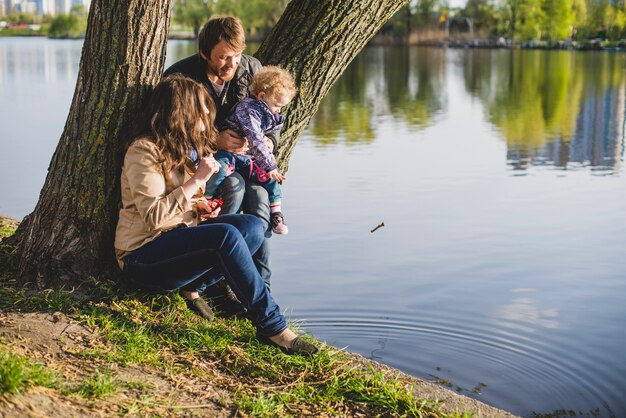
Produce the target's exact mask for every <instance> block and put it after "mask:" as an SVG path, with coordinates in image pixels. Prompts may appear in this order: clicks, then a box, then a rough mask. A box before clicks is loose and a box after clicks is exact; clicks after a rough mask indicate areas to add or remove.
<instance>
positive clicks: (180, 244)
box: [124, 215, 287, 336]
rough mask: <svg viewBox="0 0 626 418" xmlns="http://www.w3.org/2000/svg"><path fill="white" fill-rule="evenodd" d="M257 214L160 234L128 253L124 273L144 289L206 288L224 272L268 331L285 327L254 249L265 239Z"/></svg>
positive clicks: (262, 330) (260, 326) (255, 319)
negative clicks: (254, 257) (255, 261)
mask: <svg viewBox="0 0 626 418" xmlns="http://www.w3.org/2000/svg"><path fill="white" fill-rule="evenodd" d="M263 235H264V227H263V225H262V223H261V222H260V221H259V220H258V219H257V218H256V217H254V216H250V215H228V216H220V217H218V218H214V219H211V220H209V221H206V222H205V223H203V224H201V225H198V226H193V227H189V228H186V227H182V228H177V229H174V230H171V231H168V232H165V233H163V234H161V235H160V236H159V237H157V238H156V239H155V240H154V241H151V242H149V243H148V244H145V245H144V246H143V247H141V248H139V249H137V250H135V251H134V252H133V253H131V254H130V255H128V256H126V257H125V258H124V274H125V275H126V276H127V277H129V279H130V280H131V282H132V283H133V284H134V285H135V286H137V287H139V288H142V289H146V290H153V291H154V290H156V291H164V290H165V291H171V290H175V289H183V290H187V291H198V292H202V291H203V290H204V289H205V288H206V287H207V286H210V285H212V284H214V283H215V282H216V281H218V280H219V279H220V278H221V276H222V275H223V276H224V279H225V280H226V282H227V283H228V285H229V286H230V287H231V289H232V290H233V292H235V295H236V296H237V298H238V299H239V300H240V301H241V303H242V305H243V306H244V307H245V308H246V309H247V311H248V314H249V315H250V318H251V320H252V323H253V324H254V325H255V326H256V327H257V329H258V331H259V333H260V334H261V335H265V336H272V335H276V334H279V333H280V332H281V331H283V330H284V329H285V328H287V322H286V320H285V317H284V316H283V315H282V314H281V313H280V307H279V306H278V305H277V304H276V302H275V301H274V299H273V297H272V295H271V294H270V292H269V290H268V289H267V288H266V286H265V283H264V282H263V279H262V278H261V276H260V275H259V272H258V271H257V268H256V266H255V265H254V261H253V260H252V253H255V252H257V251H258V249H259V247H260V246H261V244H262V243H263V241H264V236H263Z"/></svg>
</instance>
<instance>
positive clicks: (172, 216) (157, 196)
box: [115, 75, 318, 354]
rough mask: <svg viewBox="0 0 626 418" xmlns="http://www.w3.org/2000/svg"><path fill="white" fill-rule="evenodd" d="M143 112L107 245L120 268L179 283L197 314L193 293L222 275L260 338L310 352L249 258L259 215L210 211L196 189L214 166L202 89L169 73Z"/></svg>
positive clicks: (143, 280) (168, 284)
mask: <svg viewBox="0 0 626 418" xmlns="http://www.w3.org/2000/svg"><path fill="white" fill-rule="evenodd" d="M147 110H148V118H149V119H148V120H147V123H146V126H145V127H144V128H143V129H142V133H141V134H140V135H138V136H136V137H135V138H132V139H131V140H130V141H129V143H128V144H127V145H126V152H125V157H124V163H123V166H122V175H121V186H122V209H121V210H120V216H119V221H118V224H117V230H116V234H115V250H116V255H117V258H118V261H119V263H120V266H121V268H122V270H123V272H124V274H125V276H127V277H128V278H129V279H130V280H131V281H132V282H133V284H135V285H136V286H138V287H141V288H144V289H153V290H166V291H171V290H175V289H180V293H181V295H182V296H183V297H184V298H185V299H186V300H187V301H188V304H189V305H190V307H192V308H194V309H196V310H198V311H200V313H201V314H203V316H205V317H211V315H212V313H211V310H210V307H209V306H208V305H207V304H206V302H204V300H203V299H202V298H200V293H201V292H202V291H203V290H204V289H205V288H206V287H207V286H209V285H212V284H214V283H215V282H217V281H218V280H220V279H221V278H222V277H224V280H225V281H226V283H227V284H228V285H229V286H230V287H231V288H232V290H233V291H234V293H235V295H236V296H237V298H238V299H239V300H240V301H241V303H242V304H243V306H244V307H245V308H246V310H247V312H248V316H249V317H250V319H251V320H252V323H253V324H254V325H255V326H256V328H257V336H258V337H259V339H260V340H261V341H262V342H263V343H266V344H270V345H275V346H277V347H279V348H280V349H281V350H282V351H284V352H286V353H288V354H293V353H299V354H314V353H316V352H317V351H318V349H317V347H315V346H314V345H312V344H310V343H308V342H306V341H305V340H303V339H301V338H299V337H298V336H297V335H296V334H295V333H294V332H293V331H292V330H290V329H289V328H288V327H287V323H286V320H285V318H284V316H283V315H282V314H281V313H280V308H279V307H278V305H277V304H276V302H275V301H274V299H273V298H272V295H271V294H270V293H269V291H268V290H267V289H266V287H265V285H264V282H263V280H262V279H261V276H260V275H259V272H258V271H257V269H256V267H255V265H254V262H253V261H252V256H251V254H254V253H255V252H256V251H257V249H258V248H259V247H260V245H261V243H262V242H263V234H264V231H263V227H262V225H261V223H260V222H259V221H258V220H257V219H256V218H255V217H254V216H249V215H225V216H221V217H219V218H215V217H216V216H217V214H218V212H219V209H215V210H212V209H213V208H212V206H210V205H209V204H208V203H207V201H206V199H205V198H204V197H203V191H204V184H205V183H206V182H207V180H208V179H209V178H210V177H211V176H212V175H213V174H215V173H216V172H217V171H218V170H219V165H218V163H217V162H216V161H215V159H213V157H212V152H214V145H213V144H214V139H215V136H216V132H215V129H214V128H213V118H214V117H215V108H214V105H213V102H212V100H211V99H210V98H209V97H208V94H207V92H206V90H205V89H204V88H203V87H202V86H201V85H200V84H198V83H197V82H195V81H193V80H191V79H189V78H186V77H184V76H182V75H171V76H168V77H166V78H164V79H163V80H162V81H161V82H160V83H159V84H158V85H157V86H156V88H155V89H154V92H153V93H152V97H151V100H150V103H149V104H148V109H147Z"/></svg>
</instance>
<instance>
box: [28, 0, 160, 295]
mask: <svg viewBox="0 0 626 418" xmlns="http://www.w3.org/2000/svg"><path fill="white" fill-rule="evenodd" d="M170 13H171V4H170V0H150V1H144V0H94V1H92V3H91V10H90V12H89V21H88V26H87V33H86V37H85V41H84V45H83V50H82V56H81V61H80V69H79V72H78V80H77V83H76V90H75V92H74V97H73V99H72V104H71V107H70V112H69V116H68V119H67V121H66V123H65V128H64V130H63V133H62V135H61V139H60V141H59V144H58V146H57V148H56V151H55V153H54V155H53V157H52V161H51V163H50V167H49V169H48V175H47V178H46V181H45V183H44V186H43V189H42V191H41V194H40V196H39V201H38V203H37V206H36V207H35V210H34V212H33V213H32V214H30V215H29V216H27V217H26V218H25V219H24V222H22V224H21V225H20V227H19V228H18V231H17V232H16V236H17V237H18V238H17V239H18V249H19V252H20V253H21V259H20V266H19V270H20V271H19V281H21V282H22V284H24V282H27V281H32V282H34V283H35V284H36V285H37V287H39V288H42V287H61V286H70V285H74V284H76V283H79V282H81V281H84V280H86V279H88V278H89V277H90V276H95V277H97V276H99V275H101V274H102V273H105V272H111V271H113V267H114V266H115V261H114V252H113V245H112V243H113V235H114V231H115V224H116V222H117V216H118V210H119V200H120V197H119V175H120V162H119V161H118V160H119V159H118V158H117V147H118V144H119V142H120V139H121V138H122V137H123V135H125V134H127V133H128V128H129V126H130V123H131V122H132V118H136V117H137V115H138V114H139V113H140V109H141V103H142V100H143V98H144V96H145V93H146V92H147V91H148V90H149V88H150V87H151V86H153V85H154V84H156V83H157V82H158V81H159V80H160V78H161V75H162V73H163V66H164V63H165V48H166V43H167V35H168V31H169V19H170Z"/></svg>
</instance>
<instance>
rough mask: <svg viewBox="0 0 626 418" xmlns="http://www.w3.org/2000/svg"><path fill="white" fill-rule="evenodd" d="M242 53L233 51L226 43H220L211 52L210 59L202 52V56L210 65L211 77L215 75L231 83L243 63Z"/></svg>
mask: <svg viewBox="0 0 626 418" xmlns="http://www.w3.org/2000/svg"><path fill="white" fill-rule="evenodd" d="M242 52H243V51H235V50H234V49H232V48H231V47H230V46H228V44H227V43H226V41H219V42H218V43H217V44H216V45H215V46H214V47H213V49H212V50H211V55H210V56H209V57H206V56H205V55H204V54H203V53H202V52H201V53H200V55H201V56H202V58H204V59H205V60H206V62H207V64H208V70H209V76H211V75H213V76H214V77H217V78H219V79H220V80H222V81H229V80H231V79H232V78H233V77H234V76H235V70H237V66H239V63H240V62H241V53H242ZM207 58H208V59H207Z"/></svg>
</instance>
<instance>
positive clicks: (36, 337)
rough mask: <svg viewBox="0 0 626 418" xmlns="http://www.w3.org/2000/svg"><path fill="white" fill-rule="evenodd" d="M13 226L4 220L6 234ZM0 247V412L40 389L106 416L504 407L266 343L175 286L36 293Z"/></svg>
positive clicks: (351, 358)
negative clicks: (445, 398) (204, 313)
mask: <svg viewBox="0 0 626 418" xmlns="http://www.w3.org/2000/svg"><path fill="white" fill-rule="evenodd" d="M14 225H15V224H11V223H7V222H3V223H2V224H1V227H0V236H4V237H6V236H8V235H10V234H11V231H12V228H14ZM1 246H2V243H1V242H0V247H1ZM1 251H2V254H1V257H0V263H2V264H0V272H2V273H1V278H0V284H1V286H0V310H1V311H2V314H1V315H0V324H4V325H6V326H5V327H0V328H2V329H3V332H2V333H0V415H2V412H5V413H7V411H10V408H14V410H15V408H18V409H19V408H20V407H21V408H25V409H28V408H31V409H32V408H36V407H37V405H39V404H41V402H39V403H37V402H36V401H35V400H36V399H40V398H41V397H42V396H43V397H47V398H48V399H51V402H48V403H47V404H46V405H55V408H58V405H65V404H67V405H70V406H71V408H75V409H78V410H82V411H84V412H89V411H91V412H96V411H97V412H99V413H104V414H105V415H107V416H124V415H133V416H135V415H145V414H147V415H150V416H154V415H158V416H174V415H180V414H183V415H194V416H260V417H276V416H281V417H283V416H293V417H300V416H315V417H319V416H416V417H469V416H475V415H478V416H503V415H506V414H505V413H504V412H502V411H497V410H491V409H490V408H489V407H486V406H485V405H483V404H479V403H477V402H476V401H472V400H469V399H467V402H466V403H465V404H458V403H454V402H442V401H441V400H438V399H435V397H436V396H433V394H437V393H440V392H437V390H441V391H443V389H437V390H434V389H432V388H434V385H432V388H431V389H429V390H431V391H430V392H423V390H424V389H423V388H422V389H420V390H422V392H421V393H422V395H421V396H420V395H419V392H420V390H416V384H417V383H418V381H417V380H415V379H412V378H409V377H408V376H405V375H402V374H401V373H397V372H394V371H393V370H392V369H389V368H386V367H384V366H380V365H377V364H376V363H372V362H369V361H367V360H365V359H363V358H361V357H359V356H355V355H352V354H349V353H346V352H344V351H342V350H338V349H335V348H333V347H329V346H323V348H322V350H321V352H320V354H318V355H317V356H314V357H311V358H304V357H300V356H287V355H285V354H283V353H281V352H280V351H279V350H277V349H275V348H273V347H269V346H265V345H262V344H260V343H259V342H258V341H257V339H256V337H255V330H254V327H253V326H252V325H251V323H250V322H249V321H248V320H246V319H237V318H217V319H216V320H214V321H212V322H208V321H205V320H203V319H202V318H200V317H199V316H197V315H194V314H193V313H191V312H190V311H189V310H188V309H187V308H186V305H185V303H184V301H183V300H182V298H181V297H180V296H179V295H178V294H177V293H170V294H164V295H145V294H141V293H136V292H133V291H132V290H129V289H125V288H123V287H120V286H119V285H118V284H116V282H115V281H105V282H96V281H92V282H91V283H89V284H88V285H86V288H87V287H88V289H89V295H86V294H84V293H81V289H77V290H73V291H51V290H50V291H43V292H29V291H26V290H24V289H20V288H17V287H16V286H15V285H14V274H15V273H14V271H15V270H14V267H15V264H16V263H15V260H14V258H15V254H13V253H11V252H10V251H9V249H7V248H6V247H4V248H2V250H1ZM7 324H8V325H7ZM293 325H295V326H296V327H297V326H298V324H293ZM11 330H15V332H12V331H11ZM54 330H57V331H54ZM72 330H73V331H72ZM429 387H430V386H429ZM424 393H426V396H424ZM455 396H458V395H455ZM459 398H461V397H459ZM455 399H456V398H455ZM33 402H34V403H35V406H33ZM70 406H68V408H70ZM39 407H40V408H44V409H40V410H39V413H44V414H49V415H57V414H59V413H60V414H62V415H63V414H65V415H66V416H67V415H70V414H71V413H74V412H75V410H74V409H70V410H64V411H58V410H49V409H45V408H46V407H44V406H41V405H39ZM3 408H4V409H5V410H4V411H3ZM7 408H9V409H7ZM8 415H11V413H8Z"/></svg>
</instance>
